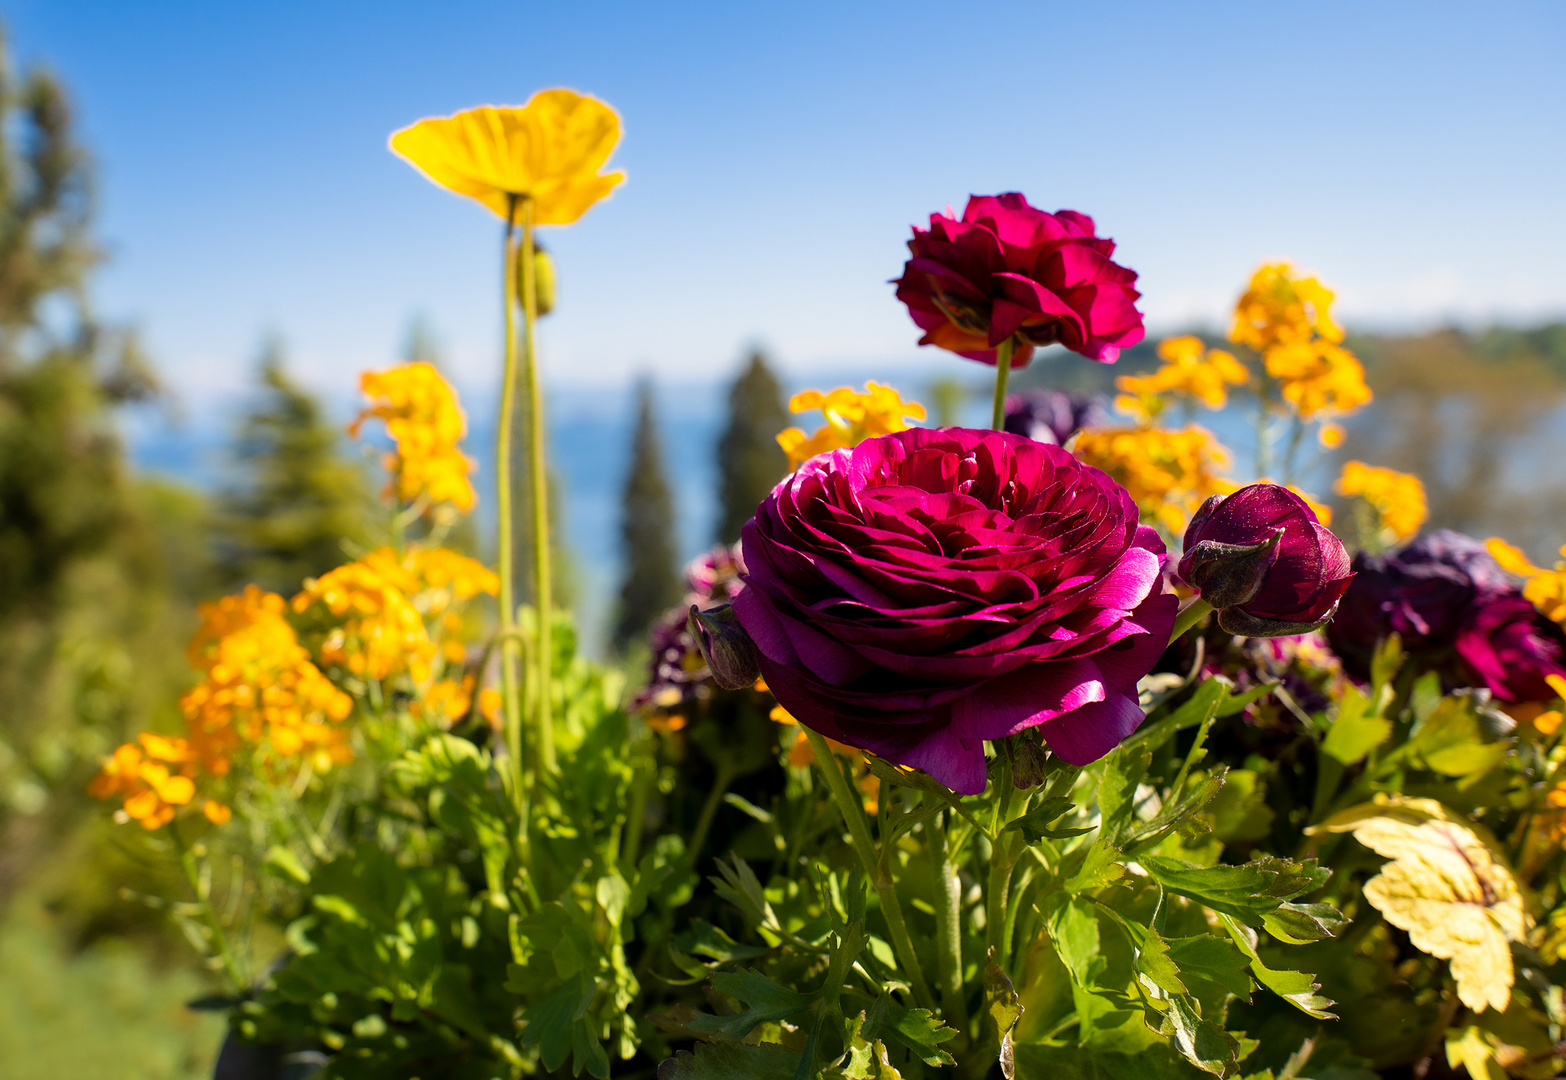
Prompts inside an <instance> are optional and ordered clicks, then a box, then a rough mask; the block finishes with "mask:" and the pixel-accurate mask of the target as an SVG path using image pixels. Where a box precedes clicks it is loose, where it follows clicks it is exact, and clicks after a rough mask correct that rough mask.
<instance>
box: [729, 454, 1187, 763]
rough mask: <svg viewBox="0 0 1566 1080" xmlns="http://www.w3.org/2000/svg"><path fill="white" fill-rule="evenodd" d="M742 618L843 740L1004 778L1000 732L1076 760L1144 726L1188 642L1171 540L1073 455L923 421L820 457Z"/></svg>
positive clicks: (762, 659)
mask: <svg viewBox="0 0 1566 1080" xmlns="http://www.w3.org/2000/svg"><path fill="white" fill-rule="evenodd" d="M741 544H742V546H743V548H744V552H745V565H746V572H745V589H744V590H743V591H742V592H740V593H739V594H738V595H737V596H736V597H735V598H734V614H735V616H736V618H737V619H738V622H739V623H740V625H741V626H743V628H744V630H745V631H746V633H747V634H749V636H750V638H751V639H752V641H754V643H755V646H756V652H757V659H758V661H759V664H760V669H761V674H762V676H763V677H764V678H765V679H766V682H767V686H768V687H770V688H771V690H772V692H773V693H774V694H776V695H777V698H778V701H779V702H781V703H782V705H783V707H784V708H785V709H787V710H788V711H789V712H790V713H792V714H793V715H794V716H795V717H796V718H798V719H799V721H800V722H801V723H803V724H805V725H807V726H809V727H811V728H814V729H815V730H816V731H818V732H820V733H821V734H823V735H826V736H828V737H830V738H833V739H836V740H837V741H839V742H843V743H847V744H848V745H850V746H855V747H859V748H860V749H864V750H868V751H871V752H872V753H875V754H877V755H879V756H881V757H883V758H885V759H886V760H888V761H891V762H894V763H896V764H902V765H910V766H914V767H916V768H920V769H923V770H924V771H925V772H927V773H929V774H930V775H931V776H933V777H935V778H936V779H937V780H939V781H941V782H942V783H943V784H946V785H947V786H948V787H950V788H952V789H953V790H955V791H960V792H965V793H974V792H979V791H982V790H983V789H984V784H985V759H984V748H983V744H984V741H985V740H986V739H999V738H1002V737H1004V736H1007V735H1012V734H1015V733H1016V732H1019V731H1022V730H1024V729H1026V728H1031V727H1038V728H1040V730H1041V733H1042V734H1043V736H1044V739H1045V741H1047V742H1048V743H1049V745H1050V747H1051V748H1052V749H1053V750H1054V752H1055V753H1056V754H1058V755H1059V756H1060V757H1061V758H1063V759H1064V760H1066V761H1069V762H1073V763H1077V764H1085V763H1087V762H1090V761H1093V760H1096V759H1097V758H1099V757H1102V756H1103V755H1104V754H1106V753H1108V752H1109V751H1110V750H1111V749H1113V748H1114V747H1115V746H1116V745H1118V744H1119V743H1120V742H1121V740H1123V739H1124V738H1125V737H1126V736H1127V735H1129V734H1130V733H1131V732H1132V731H1133V730H1135V729H1136V727H1137V725H1138V724H1140V723H1141V722H1142V719H1143V714H1142V710H1141V708H1140V707H1139V706H1138V705H1137V692H1136V684H1137V681H1138V680H1139V679H1140V678H1142V676H1144V675H1146V674H1147V673H1148V672H1149V671H1151V670H1152V667H1153V665H1154V664H1155V663H1156V662H1157V660H1158V658H1159V656H1160V655H1161V654H1162V653H1163V651H1164V648H1165V646H1166V645H1167V643H1168V641H1169V632H1170V630H1171V629H1172V627H1173V625H1174V618H1175V607H1176V599H1175V597H1174V596H1173V595H1172V594H1166V593H1165V591H1164V586H1163V576H1162V569H1161V568H1162V557H1163V554H1164V545H1163V542H1162V541H1161V540H1160V539H1159V538H1158V534H1157V532H1155V531H1154V530H1153V529H1150V528H1146V527H1144V526H1141V525H1140V524H1138V521H1137V508H1136V504H1135V503H1134V502H1132V500H1131V496H1130V495H1128V494H1127V493H1126V491H1125V489H1124V488H1122V487H1121V486H1120V485H1118V484H1116V483H1115V482H1114V481H1113V480H1111V479H1110V478H1109V477H1108V476H1107V475H1106V474H1105V473H1102V472H1100V471H1099V470H1097V469H1094V468H1092V467H1090V466H1087V465H1084V464H1082V463H1081V462H1079V461H1078V460H1077V459H1076V458H1074V457H1072V456H1071V455H1070V454H1069V453H1067V452H1066V451H1065V450H1062V449H1061V448H1060V447H1058V446H1049V445H1045V444H1043V443H1039V442H1035V441H1034V440H1032V439H1028V438H1025V437H1022V436H1018V435H1012V434H1008V433H1006V432H999V431H975V430H969V429H965V428H943V429H938V430H928V429H914V430H910V431H900V432H897V433H895V434H891V435H883V436H880V437H878V438H873V439H867V440H865V441H864V442H862V443H860V444H859V445H858V446H856V447H854V448H852V449H842V450H835V451H832V452H830V453H826V454H821V455H819V456H817V457H814V458H812V459H810V460H809V461H807V462H805V463H804V464H803V465H802V466H800V468H799V469H798V471H796V472H795V473H793V474H792V475H790V476H789V477H787V478H786V479H785V480H784V481H783V482H782V483H780V484H779V485H778V486H777V487H776V488H775V489H773V491H772V494H771V495H769V496H768V497H767V499H766V500H765V501H764V502H763V503H762V504H761V506H760V508H759V509H758V510H757V512H756V516H755V517H754V518H752V519H751V520H750V521H749V522H748V523H747V524H746V525H745V528H744V531H743V533H742V538H741Z"/></svg>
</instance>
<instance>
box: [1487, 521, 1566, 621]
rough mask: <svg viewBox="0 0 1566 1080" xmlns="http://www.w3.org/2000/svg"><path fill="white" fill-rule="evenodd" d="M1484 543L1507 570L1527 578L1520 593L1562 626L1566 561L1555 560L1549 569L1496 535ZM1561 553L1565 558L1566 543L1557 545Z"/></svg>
mask: <svg viewBox="0 0 1566 1080" xmlns="http://www.w3.org/2000/svg"><path fill="white" fill-rule="evenodd" d="M1484 546H1485V550H1487V551H1488V552H1489V553H1490V555H1491V557H1492V558H1494V559H1495V561H1496V562H1498V563H1500V564H1501V567H1502V569H1504V570H1505V571H1506V572H1507V573H1510V574H1516V575H1517V576H1518V577H1522V578H1527V579H1528V580H1527V581H1525V582H1523V595H1524V596H1526V597H1527V598H1528V599H1529V600H1531V601H1532V602H1533V606H1534V607H1536V608H1538V609H1539V610H1540V611H1541V612H1543V614H1544V617H1545V618H1547V619H1549V620H1551V621H1552V622H1557V623H1560V624H1561V626H1563V627H1566V562H1557V563H1556V564H1555V568H1554V569H1553V570H1545V569H1543V568H1542V567H1538V566H1535V565H1533V563H1531V562H1530V561H1529V560H1528V556H1526V555H1524V554H1523V553H1522V551H1521V549H1519V548H1515V547H1513V546H1512V545H1511V544H1508V543H1507V542H1506V541H1505V540H1502V539H1501V538H1500V537H1498V536H1492V537H1490V539H1488V540H1486V541H1485V542H1484ZM1561 556H1562V558H1563V559H1566V547H1562V548H1561Z"/></svg>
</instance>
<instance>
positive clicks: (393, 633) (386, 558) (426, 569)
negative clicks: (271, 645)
mask: <svg viewBox="0 0 1566 1080" xmlns="http://www.w3.org/2000/svg"><path fill="white" fill-rule="evenodd" d="M498 588H499V581H498V579H497V578H496V576H495V574H494V573H493V572H492V571H490V570H489V569H488V568H487V567H485V566H484V565H483V564H482V563H480V562H478V561H476V560H474V559H470V558H468V557H467V556H465V555H458V554H457V553H456V552H453V551H448V550H446V549H444V548H430V549H424V548H410V549H409V550H408V551H406V552H404V553H403V554H402V555H398V554H397V552H396V551H395V550H394V549H393V548H389V547H384V548H379V549H377V550H375V551H372V552H370V553H369V554H368V555H365V556H364V557H363V558H361V559H357V560H355V561H354V562H351V563H348V564H347V565H345V566H339V567H338V568H337V569H335V570H332V571H329V572H328V573H325V574H322V575H321V576H320V577H318V578H311V579H310V580H309V581H307V582H305V586H304V588H303V589H301V590H300V592H299V593H298V595H296V596H295V597H294V599H293V608H294V610H295V611H296V612H300V613H304V612H306V611H308V610H310V609H311V608H313V607H317V606H319V607H321V608H324V609H325V611H326V612H328V613H329V615H330V617H331V618H332V619H333V620H334V621H335V622H336V625H335V626H333V627H332V628H331V629H330V630H329V631H328V632H327V634H326V636H325V638H324V639H323V641H322V643H321V647H320V648H321V660H322V662H323V663H325V664H331V665H336V666H340V667H343V668H345V669H347V670H348V671H351V672H353V673H354V674H355V675H361V676H367V677H369V678H372V679H388V678H391V677H392V676H394V675H397V674H399V673H402V672H406V673H407V674H408V675H409V677H410V678H412V679H413V681H414V682H416V683H423V682H426V681H428V680H429V678H430V676H431V673H432V668H431V664H432V663H433V661H434V659H435V657H436V656H437V654H439V653H441V652H442V646H441V645H439V644H437V642H436V640H435V639H434V638H432V637H431V636H430V633H429V629H428V627H427V626H426V624H425V619H426V618H427V617H428V618H432V619H439V624H438V625H439V626H440V628H441V629H443V630H445V631H446V632H447V633H448V634H450V633H452V632H453V623H452V622H450V621H448V620H447V619H446V618H444V616H446V615H448V614H450V612H449V610H448V609H449V608H450V607H451V605H452V604H453V603H454V602H460V601H463V600H469V599H471V598H473V597H474V596H477V595H478V594H479V593H481V592H482V593H490V594H493V593H494V592H495V591H496V590H497V589H498ZM460 630H461V623H460V620H459V621H457V622H456V623H455V631H456V632H460ZM448 643H449V642H448ZM458 645H459V646H460V642H458ZM464 655H465V649H464V650H463V651H462V652H461V653H459V654H457V655H456V656H455V657H453V656H452V653H451V651H449V650H448V651H447V652H446V656H447V659H448V660H451V659H455V660H457V661H460V660H461V659H462V658H463V656H464ZM464 711H465V710H464Z"/></svg>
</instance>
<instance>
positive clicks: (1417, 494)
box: [1335, 461, 1430, 540]
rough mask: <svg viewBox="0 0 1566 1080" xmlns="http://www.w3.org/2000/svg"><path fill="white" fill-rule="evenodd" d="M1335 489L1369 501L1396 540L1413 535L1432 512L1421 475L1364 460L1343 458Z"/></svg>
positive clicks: (1383, 526)
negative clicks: (1426, 501)
mask: <svg viewBox="0 0 1566 1080" xmlns="http://www.w3.org/2000/svg"><path fill="white" fill-rule="evenodd" d="M1335 490H1336V491H1337V493H1338V494H1339V495H1344V496H1348V497H1351V498H1352V497H1358V498H1361V499H1364V500H1365V502H1367V503H1369V504H1370V506H1371V508H1372V509H1373V510H1375V512H1376V517H1377V518H1378V519H1379V521H1380V523H1381V527H1382V528H1383V529H1385V530H1386V531H1387V532H1389V533H1390V534H1391V537H1392V539H1393V540H1408V539H1411V538H1412V537H1413V536H1414V535H1415V534H1416V533H1418V532H1419V527H1420V526H1421V525H1423V524H1424V523H1425V518H1426V517H1427V516H1429V513H1430V510H1429V507H1428V506H1427V505H1426V503H1425V485H1424V484H1422V483H1420V480H1419V477H1417V476H1414V475H1412V474H1410V473H1402V472H1398V471H1397V470H1396V469H1382V468H1378V467H1376V466H1374V465H1366V464H1365V463H1364V462H1363V461H1348V462H1344V464H1343V473H1342V475H1341V476H1339V477H1338V483H1337V487H1336V489H1335Z"/></svg>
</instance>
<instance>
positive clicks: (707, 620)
mask: <svg viewBox="0 0 1566 1080" xmlns="http://www.w3.org/2000/svg"><path fill="white" fill-rule="evenodd" d="M686 626H687V627H688V629H689V630H690V633H691V637H693V638H695V639H696V647H697V648H699V649H700V650H701V656H702V659H703V660H705V661H707V668H708V670H710V671H711V672H712V681H713V682H715V683H717V684H718V685H719V686H721V687H722V688H723V689H725V690H743V689H744V688H745V687H747V686H750V685H752V684H753V683H755V681H756V679H757V678H758V677H760V675H761V665H760V664H759V663H758V662H757V660H756V646H755V645H754V644H753V643H752V642H751V640H750V635H749V634H747V633H745V628H744V627H743V626H741V625H740V624H739V620H738V619H736V618H735V617H734V608H733V607H732V606H731V605H729V604H719V605H718V606H717V607H714V608H708V609H707V610H706V611H703V610H701V608H699V607H697V606H696V605H695V604H692V605H691V613H690V618H689V620H688V621H687V623H686Z"/></svg>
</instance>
